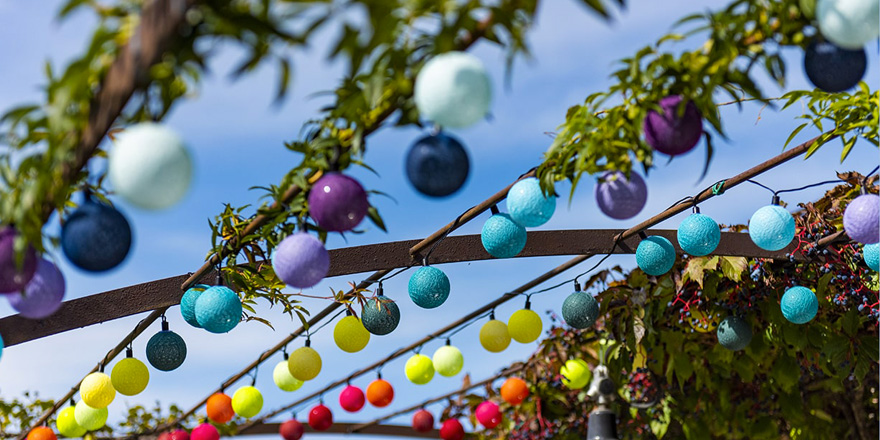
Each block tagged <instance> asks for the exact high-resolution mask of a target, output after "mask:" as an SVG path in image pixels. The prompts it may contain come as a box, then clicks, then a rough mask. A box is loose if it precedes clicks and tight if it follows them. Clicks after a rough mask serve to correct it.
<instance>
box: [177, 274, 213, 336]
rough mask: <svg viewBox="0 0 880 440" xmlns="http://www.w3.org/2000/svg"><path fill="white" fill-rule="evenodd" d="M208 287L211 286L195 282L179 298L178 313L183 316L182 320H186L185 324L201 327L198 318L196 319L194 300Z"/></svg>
mask: <svg viewBox="0 0 880 440" xmlns="http://www.w3.org/2000/svg"><path fill="white" fill-rule="evenodd" d="M209 287H211V286H206V285H204V284H196V285H195V286H193V287H190V288H189V289H186V293H184V294H183V297H182V298H180V314H181V315H182V316H183V320H184V321H186V323H187V324H189V325H191V326H193V327H195V328H202V326H201V325H200V324H199V320H198V319H196V300H197V299H199V296H201V295H202V292H204V291H205V290H207V289H208V288H209Z"/></svg>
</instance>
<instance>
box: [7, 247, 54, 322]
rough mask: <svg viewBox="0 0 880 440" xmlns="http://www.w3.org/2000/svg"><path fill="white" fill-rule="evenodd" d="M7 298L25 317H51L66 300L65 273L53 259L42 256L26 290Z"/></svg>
mask: <svg viewBox="0 0 880 440" xmlns="http://www.w3.org/2000/svg"><path fill="white" fill-rule="evenodd" d="M6 298H7V299H9V305H11V306H12V308H13V309H15V310H16V311H17V312H18V313H20V314H21V316H24V317H25V318H30V319H43V318H46V317H49V316H51V315H52V314H53V313H55V312H56V311H58V308H59V307H61V301H63V300H64V275H62V274H61V271H60V270H58V267H56V266H55V265H54V264H52V262H51V261H49V260H46V259H43V258H41V259H39V260H38V261H37V270H36V272H35V273H34V277H33V278H31V281H30V282H29V283H28V284H27V286H25V288H24V292H23V293H14V294H12V295H7V296H6Z"/></svg>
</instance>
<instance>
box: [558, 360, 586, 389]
mask: <svg viewBox="0 0 880 440" xmlns="http://www.w3.org/2000/svg"><path fill="white" fill-rule="evenodd" d="M559 374H561V375H562V384H563V385H565V386H566V387H568V388H569V389H572V390H579V389H581V388H583V387H585V386H587V384H588V383H590V379H592V378H593V372H592V371H590V366H589V365H587V362H586V361H584V360H583V359H569V360H567V361H565V365H563V366H562V368H560V369H559Z"/></svg>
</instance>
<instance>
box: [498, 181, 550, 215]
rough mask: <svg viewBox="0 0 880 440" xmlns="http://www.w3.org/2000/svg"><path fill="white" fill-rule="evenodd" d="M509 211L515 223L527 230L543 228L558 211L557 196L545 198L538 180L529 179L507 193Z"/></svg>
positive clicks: (514, 185)
mask: <svg viewBox="0 0 880 440" xmlns="http://www.w3.org/2000/svg"><path fill="white" fill-rule="evenodd" d="M507 210H508V211H509V212H510V218H512V219H513V221H515V222H517V223H519V224H520V225H523V226H525V227H527V228H534V227H536V226H541V225H543V224H544V223H547V221H548V220H550V217H553V212H554V211H556V196H554V195H552V194H551V195H550V196H549V197H545V196H544V193H542V192H541V184H540V183H539V182H538V179H536V178H534V177H529V178H526V179H522V180H520V181H519V182H516V183H515V184H513V186H512V187H511V188H510V191H509V192H508V193H507Z"/></svg>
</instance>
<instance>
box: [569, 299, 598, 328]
mask: <svg viewBox="0 0 880 440" xmlns="http://www.w3.org/2000/svg"><path fill="white" fill-rule="evenodd" d="M562 318H563V319H565V322H566V323H567V324H568V325H570V326H572V327H574V328H576V329H581V330H583V329H585V328H590V327H592V326H593V324H595V323H596V319H598V318H599V302H598V301H596V298H593V295H590V294H589V293H587V292H574V293H572V294H571V295H569V296H568V298H565V302H563V303H562Z"/></svg>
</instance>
